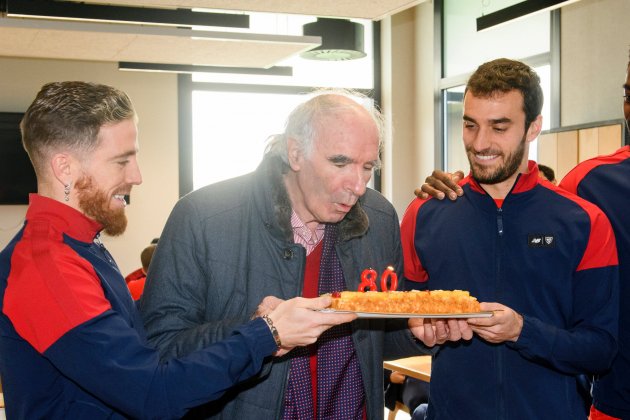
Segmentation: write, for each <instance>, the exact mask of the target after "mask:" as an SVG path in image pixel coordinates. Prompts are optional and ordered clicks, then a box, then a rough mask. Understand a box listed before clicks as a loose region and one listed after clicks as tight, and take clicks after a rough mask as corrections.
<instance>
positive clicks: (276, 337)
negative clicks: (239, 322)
mask: <svg viewBox="0 0 630 420" xmlns="http://www.w3.org/2000/svg"><path fill="white" fill-rule="evenodd" d="M261 318H262V319H263V320H264V321H265V322H266V323H267V326H268V327H269V330H270V331H271V335H272V336H273V339H274V341H275V342H276V346H277V347H278V348H280V347H282V341H280V334H278V330H277V329H276V327H275V326H274V325H273V321H272V320H271V318H269V316H267V315H262V316H261Z"/></svg>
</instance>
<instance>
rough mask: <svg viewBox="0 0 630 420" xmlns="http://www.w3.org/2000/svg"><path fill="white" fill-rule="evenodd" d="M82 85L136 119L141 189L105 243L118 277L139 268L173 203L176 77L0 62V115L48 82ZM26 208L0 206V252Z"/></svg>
mask: <svg viewBox="0 0 630 420" xmlns="http://www.w3.org/2000/svg"><path fill="white" fill-rule="evenodd" d="M61 80H84V81H90V82H97V83H104V84H108V85H112V86H115V87H117V88H119V89H121V90H123V91H125V92H127V94H128V95H129V96H130V98H131V100H132V101H133V103H134V106H135V108H136V111H137V113H138V115H139V117H140V122H139V125H138V127H139V141H140V155H139V161H140V168H141V170H142V175H143V180H144V182H143V183H142V185H140V186H137V187H135V188H134V190H133V191H132V193H131V205H130V206H128V207H127V214H128V217H129V225H128V228H127V232H125V234H123V235H122V236H120V237H118V238H110V237H104V238H103V242H104V243H105V245H106V246H107V248H108V249H109V250H110V252H111V253H112V254H113V255H114V258H115V259H116V261H117V262H118V265H119V266H120V269H121V271H122V273H123V274H127V273H129V272H130V271H133V270H135V269H136V268H138V267H139V266H140V252H141V251H142V249H144V247H145V246H146V245H148V243H149V242H150V241H151V239H153V238H154V237H157V236H159V235H160V233H161V232H162V228H163V226H164V223H165V222H166V218H167V217H168V214H169V213H170V210H171V209H172V207H173V205H174V204H175V202H176V200H177V198H178V188H179V187H178V185H179V180H178V168H177V156H178V148H177V77H176V76H175V75H169V74H157V73H137V72H121V71H118V69H117V66H116V64H115V63H95V62H79V61H55V60H32V59H14V58H2V57H0V111H4V112H23V111H25V110H26V108H27V107H28V106H29V104H30V103H31V102H32V100H33V99H34V97H35V94H36V93H37V92H38V91H39V88H40V87H41V86H42V85H43V84H44V83H47V82H51V81H61ZM25 211H26V206H0V249H1V248H4V246H5V245H6V244H7V243H8V242H9V241H10V240H11V238H12V237H13V235H14V234H15V233H16V232H17V231H18V230H19V228H20V227H21V225H22V221H23V218H24V214H25Z"/></svg>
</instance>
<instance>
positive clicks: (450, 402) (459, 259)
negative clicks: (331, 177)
mask: <svg viewBox="0 0 630 420" xmlns="http://www.w3.org/2000/svg"><path fill="white" fill-rule="evenodd" d="M528 169H529V173H527V174H520V175H519V177H518V179H517V181H516V183H515V185H514V187H513V188H512V190H511V192H510V193H509V194H508V195H507V197H506V198H505V200H504V201H503V203H502V206H501V207H498V206H497V204H496V203H495V201H494V200H493V199H492V197H490V196H489V195H488V194H487V193H486V192H485V191H484V190H483V189H482V188H481V187H480V186H479V184H478V183H476V182H475V181H474V180H473V179H471V177H470V176H469V177H468V178H466V179H465V180H464V183H463V185H462V187H463V189H464V191H465V193H464V195H463V196H462V197H460V198H458V199H457V201H455V202H452V201H450V200H442V201H440V200H435V199H428V200H420V199H416V200H414V201H413V202H412V203H411V204H410V205H409V207H408V209H407V211H406V213H405V216H404V218H403V221H402V225H401V236H402V240H403V253H404V261H405V277H406V279H408V280H412V281H417V282H424V284H425V285H426V287H427V288H428V289H446V290H450V289H463V290H469V291H470V293H471V294H472V295H473V296H475V297H477V298H478V299H479V301H480V302H498V303H501V304H504V305H506V306H508V307H510V308H512V309H514V310H515V311H517V312H518V313H520V314H521V315H522V316H523V320H524V322H523V329H522V331H521V334H520V336H519V338H518V340H517V341H516V342H505V343H501V344H491V343H488V342H486V341H484V340H482V339H480V338H479V337H477V336H475V337H473V339H472V340H471V341H468V342H467V341H460V342H449V343H446V344H444V345H442V346H440V349H439V351H438V352H437V353H436V354H435V355H434V360H433V366H432V375H431V397H430V403H429V412H428V418H429V419H457V420H459V419H484V420H487V419H553V420H558V419H574V418H575V419H577V418H583V417H584V406H583V402H582V401H581V399H580V396H579V394H578V392H577V387H576V379H575V375H576V374H580V373H585V372H602V371H605V370H606V369H608V368H609V367H610V364H611V362H612V360H613V357H614V356H615V353H616V351H617V346H616V337H617V321H618V267H617V253H616V249H615V240H614V236H613V233H612V229H611V227H610V223H609V221H608V219H607V218H606V216H604V214H603V213H602V212H601V210H599V209H598V208H597V207H596V206H595V205H593V204H591V203H589V202H587V201H586V200H583V199H581V198H579V197H577V196H575V195H572V194H569V193H567V192H565V191H563V190H561V189H559V188H557V187H556V186H554V185H553V184H551V183H549V182H547V181H543V182H539V178H538V167H537V165H536V164H535V163H534V162H530V163H529V168H528Z"/></svg>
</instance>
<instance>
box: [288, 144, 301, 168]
mask: <svg viewBox="0 0 630 420" xmlns="http://www.w3.org/2000/svg"><path fill="white" fill-rule="evenodd" d="M287 157H288V159H289V166H290V167H291V169H292V170H294V171H299V170H300V166H301V162H302V151H301V150H300V147H299V145H298V142H297V141H296V140H295V139H294V138H292V137H289V138H287Z"/></svg>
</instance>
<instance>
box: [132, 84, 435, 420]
mask: <svg viewBox="0 0 630 420" xmlns="http://www.w3.org/2000/svg"><path fill="white" fill-rule="evenodd" d="M351 96H352V93H350V92H337V91H335V92H330V91H326V92H320V93H319V94H318V95H316V96H314V97H313V98H311V99H310V100H308V101H306V102H304V103H302V104H301V105H299V106H298V107H296V108H295V109H294V110H293V111H292V113H291V114H290V115H289V117H288V119H287V124H286V128H285V132H284V133H283V134H280V135H277V136H274V137H273V138H272V139H271V141H270V143H269V146H268V148H267V150H266V153H265V155H264V157H263V160H262V163H261V164H260V165H259V167H258V168H257V169H256V170H255V171H254V172H252V173H250V174H247V175H244V176H240V177H237V178H234V179H230V180H227V181H224V182H220V183H216V184H212V185H208V186H206V187H204V188H201V189H198V190H196V191H193V192H192V193H190V194H188V195H186V196H185V197H183V198H182V199H181V200H180V201H179V202H178V203H177V205H176V206H175V209H174V210H173V212H172V213H171V215H170V216H169V219H168V221H167V223H166V226H165V228H164V231H163V232H162V234H161V235H160V246H159V247H158V249H157V251H156V254H155V256H154V258H153V261H152V263H151V270H150V272H149V277H148V280H147V286H146V287H145V291H144V295H143V297H142V301H141V305H140V307H141V312H142V314H143V317H144V320H145V326H146V328H147V331H148V334H149V339H150V340H151V342H152V343H153V344H154V345H155V346H157V347H158V348H160V349H161V352H162V355H163V357H165V358H169V357H172V356H177V355H185V354H188V353H189V352H191V351H194V350H196V349H198V348H200V347H203V346H205V345H207V344H208V343H212V342H214V341H216V340H220V339H222V338H223V337H225V335H226V334H228V333H229V332H230V331H231V330H232V329H233V328H234V326H235V325H238V324H240V323H242V322H243V321H244V320H246V319H249V318H250V317H251V316H252V314H253V313H257V314H260V313H261V312H259V311H258V312H257V307H259V305H258V302H260V300H261V299H262V297H263V296H265V295H267V294H274V295H277V296H279V297H281V298H289V297H294V296H300V295H301V296H305V297H308V296H317V295H320V294H323V293H331V292H335V291H341V290H357V289H358V286H359V283H360V282H361V273H362V271H363V270H365V269H367V268H373V269H374V270H376V271H378V273H379V275H380V273H381V272H383V271H384V270H385V269H386V268H387V267H388V266H392V267H393V268H394V270H395V272H396V273H398V274H400V273H401V270H402V253H401V247H400V231H399V223H398V217H397V215H396V211H395V210H394V208H393V206H392V205H391V203H389V202H388V201H387V200H386V199H385V198H384V197H383V196H381V195H380V194H379V193H378V192H376V191H374V190H372V189H370V188H368V187H367V183H368V181H369V180H370V178H371V176H372V172H373V170H374V169H376V168H377V167H378V166H379V149H380V145H381V139H382V119H381V116H380V113H379V112H378V111H377V110H376V109H375V108H374V107H373V106H372V105H365V106H364V105H362V104H367V103H369V102H368V99H367V98H365V97H363V98H361V100H362V104H360V103H358V102H357V101H355V100H354V99H352V97H351ZM215 238H221V242H218V241H215ZM422 350H423V347H422V346H420V345H419V344H418V343H417V342H416V340H415V339H414V337H413V336H412V334H410V331H409V328H408V327H407V321H406V320H404V319H376V318H373V319H369V318H360V319H358V320H356V321H354V322H353V323H352V324H345V325H344V326H340V327H335V328H332V329H331V330H329V332H328V333H325V334H324V335H322V337H321V338H320V339H319V340H318V342H317V343H316V344H315V345H313V346H309V347H304V348H302V349H300V350H299V351H294V352H292V353H291V354H289V355H288V356H287V357H285V358H282V359H277V358H276V359H274V360H272V361H271V362H272V363H271V365H272V366H270V367H271V371H270V372H269V374H268V375H266V376H261V377H258V378H256V379H255V380H252V381H249V382H247V383H244V384H242V386H238V387H237V388H235V389H233V390H232V392H229V393H228V394H227V395H226V396H225V398H223V399H221V400H220V401H217V402H216V403H215V404H210V405H208V406H205V407H200V408H199V410H198V411H196V412H195V415H196V417H202V416H204V417H212V418H223V419H226V420H227V419H229V420H232V419H235V418H264V419H298V418H300V419H311V418H313V419H315V418H318V419H323V418H342V419H358V420H361V419H368V420H372V419H380V418H382V416H383V413H384V401H383V359H384V357H387V358H388V359H396V358H399V357H404V356H411V355H415V354H419V353H420V352H421V351H422Z"/></svg>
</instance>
